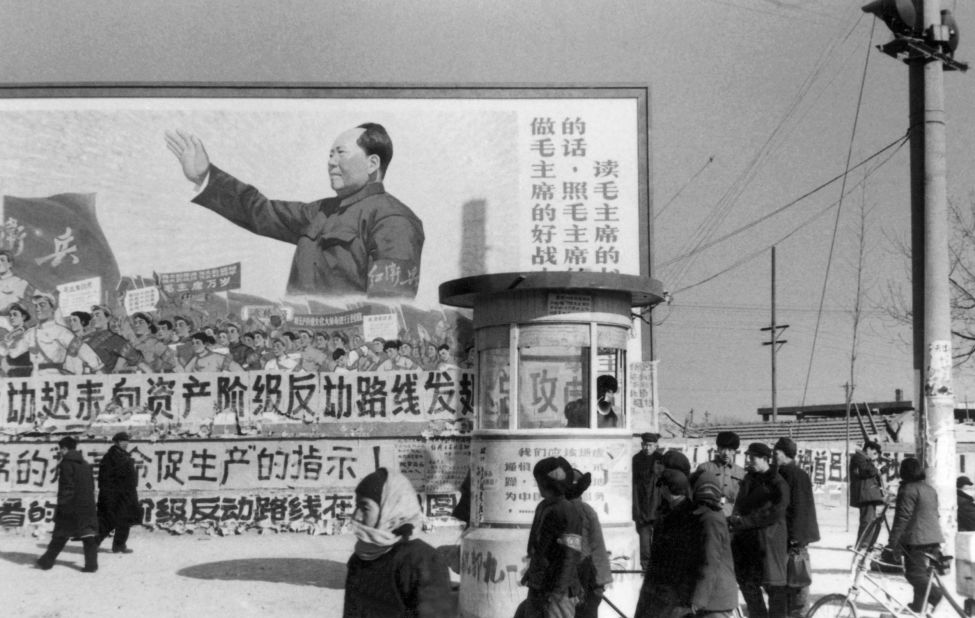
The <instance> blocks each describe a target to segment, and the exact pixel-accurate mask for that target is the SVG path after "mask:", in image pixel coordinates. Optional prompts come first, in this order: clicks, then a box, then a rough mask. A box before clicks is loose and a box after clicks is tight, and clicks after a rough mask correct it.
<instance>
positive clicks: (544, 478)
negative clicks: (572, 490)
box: [532, 457, 572, 495]
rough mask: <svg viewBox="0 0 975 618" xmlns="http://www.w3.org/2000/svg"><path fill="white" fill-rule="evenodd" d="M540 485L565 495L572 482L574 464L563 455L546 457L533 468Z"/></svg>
mask: <svg viewBox="0 0 975 618" xmlns="http://www.w3.org/2000/svg"><path fill="white" fill-rule="evenodd" d="M532 474H533V475H534V476H535V480H536V481H538V483H539V485H541V486H543V487H547V488H549V489H552V490H553V491H555V492H556V493H558V494H560V495H565V493H566V492H567V491H568V490H569V486H570V485H571V484H572V466H571V465H569V462H568V461H566V460H565V458H563V457H546V458H545V459H542V460H540V461H539V462H538V463H537V464H535V469H534V470H532Z"/></svg>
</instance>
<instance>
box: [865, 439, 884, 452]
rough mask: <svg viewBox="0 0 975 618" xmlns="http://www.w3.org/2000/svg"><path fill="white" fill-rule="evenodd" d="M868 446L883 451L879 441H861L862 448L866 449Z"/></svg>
mask: <svg viewBox="0 0 975 618" xmlns="http://www.w3.org/2000/svg"><path fill="white" fill-rule="evenodd" d="M868 448H869V449H872V450H875V451H877V452H878V453H882V452H883V450H882V449H881V448H880V443H879V442H874V441H873V440H867V441H866V442H864V443H863V450H867V449H868Z"/></svg>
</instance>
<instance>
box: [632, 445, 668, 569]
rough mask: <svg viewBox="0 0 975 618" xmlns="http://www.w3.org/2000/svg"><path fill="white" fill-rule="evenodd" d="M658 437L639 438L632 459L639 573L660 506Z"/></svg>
mask: <svg viewBox="0 0 975 618" xmlns="http://www.w3.org/2000/svg"><path fill="white" fill-rule="evenodd" d="M659 441H660V434H656V433H650V432H647V433H644V434H641V435H640V452H638V453H637V454H636V455H634V456H633V460H632V468H631V470H632V473H633V505H632V507H633V524H634V525H635V526H636V533H637V535H638V536H639V538H640V570H642V571H646V570H647V566H648V565H649V564H650V547H651V543H652V542H653V524H654V522H655V521H656V520H657V510H658V509H659V507H660V493H659V492H658V491H657V478H658V477H659V475H660V473H661V472H663V470H664V467H663V463H661V461H660V458H661V453H660V451H658V450H657V443H658V442H659Z"/></svg>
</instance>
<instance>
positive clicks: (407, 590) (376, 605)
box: [342, 468, 453, 618]
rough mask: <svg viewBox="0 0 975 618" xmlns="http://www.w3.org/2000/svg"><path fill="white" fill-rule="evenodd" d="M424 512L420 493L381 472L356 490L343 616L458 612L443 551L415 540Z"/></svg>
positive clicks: (394, 617) (419, 617) (407, 617)
mask: <svg viewBox="0 0 975 618" xmlns="http://www.w3.org/2000/svg"><path fill="white" fill-rule="evenodd" d="M421 520H422V514H421V512H420V504H419V502H418V501H417V497H416V490H415V489H413V485H411V484H410V481H409V480H408V479H407V478H406V477H405V476H403V475H402V474H400V473H399V472H396V471H394V470H388V469H386V468H379V469H378V470H376V471H375V472H373V473H372V474H369V475H367V476H365V477H363V479H362V480H361V481H360V482H359V485H358V486H357V487H356V489H355V512H354V513H353V514H352V531H353V533H354V534H355V537H356V543H355V549H354V551H353V554H352V557H351V558H349V563H348V574H347V575H346V578H345V607H344V609H343V611H342V616H343V618H440V617H442V616H449V615H450V614H451V612H452V611H453V608H452V607H451V601H450V596H451V595H450V574H449V573H448V571H447V565H446V563H444V561H443V559H442V558H441V557H440V555H439V554H438V553H437V550H436V549H434V548H433V547H431V546H430V545H429V544H427V543H425V542H424V541H422V540H420V539H411V538H410V536H411V535H412V534H413V530H414V529H415V528H417V527H419V526H420V524H421Z"/></svg>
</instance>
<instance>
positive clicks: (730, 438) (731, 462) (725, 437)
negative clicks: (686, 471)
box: [697, 431, 745, 517]
mask: <svg viewBox="0 0 975 618" xmlns="http://www.w3.org/2000/svg"><path fill="white" fill-rule="evenodd" d="M714 442H715V450H714V458H713V459H712V460H711V461H706V462H704V463H702V464H701V465H699V466H698V467H697V473H704V472H707V473H709V474H711V475H713V476H714V477H715V478H716V479H718V486H719V487H721V495H722V496H723V497H724V500H723V501H722V504H721V508H722V510H723V511H724V514H725V517H728V516H730V515H731V513H732V512H733V511H734V508H735V500H736V499H737V498H738V488H739V486H740V485H741V481H742V479H744V478H745V469H744V468H742V467H741V466H739V465H738V464H737V463H735V456H736V455H737V454H738V447H739V446H740V444H741V440H740V439H739V438H738V434H736V433H735V432H733V431H722V432H719V433H718V435H717V437H716V438H715V441H714Z"/></svg>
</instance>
